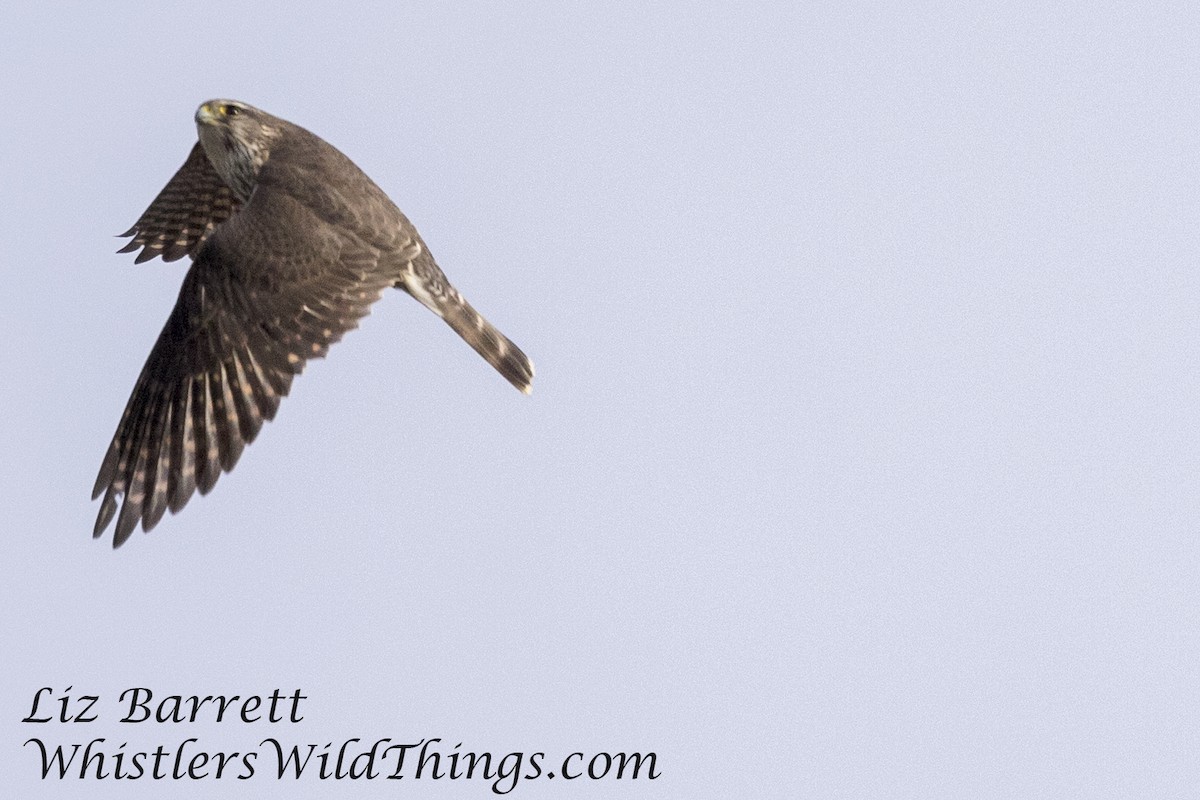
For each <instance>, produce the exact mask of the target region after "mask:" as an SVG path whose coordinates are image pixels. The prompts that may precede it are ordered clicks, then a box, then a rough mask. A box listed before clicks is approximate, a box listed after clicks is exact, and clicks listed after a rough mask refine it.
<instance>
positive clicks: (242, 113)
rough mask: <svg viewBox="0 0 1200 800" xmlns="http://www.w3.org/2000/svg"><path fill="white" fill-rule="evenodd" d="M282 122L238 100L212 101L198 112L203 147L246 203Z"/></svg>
mask: <svg viewBox="0 0 1200 800" xmlns="http://www.w3.org/2000/svg"><path fill="white" fill-rule="evenodd" d="M279 122H280V121H279V120H277V119H276V118H275V117H272V116H271V115H270V114H268V113H266V112H265V111H260V110H259V109H257V108H255V107H254V106H252V105H247V104H246V103H241V102H238V101H237V100H209V101H208V102H206V103H202V104H201V105H200V108H198V109H196V129H197V130H198V131H199V134H200V144H201V145H203V146H204V153H205V154H206V155H207V156H208V160H209V161H210V162H212V165H213V168H214V169H216V171H217V174H218V175H220V176H221V179H222V180H223V181H225V183H226V185H227V186H229V188H230V189H232V190H233V193H234V194H236V195H237V196H238V198H239V199H240V200H241V201H242V202H245V201H246V200H248V199H249V198H250V193H251V192H252V191H253V190H254V184H255V181H256V179H257V177H258V171H259V170H260V169H261V168H262V165H263V164H265V163H266V161H267V158H268V157H269V155H270V152H271V143H272V142H274V141H275V139H277V138H278V136H279V134H280V125H279Z"/></svg>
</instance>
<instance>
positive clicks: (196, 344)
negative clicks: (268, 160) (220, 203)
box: [92, 192, 395, 547]
mask: <svg viewBox="0 0 1200 800" xmlns="http://www.w3.org/2000/svg"><path fill="white" fill-rule="evenodd" d="M252 205H253V206H257V207H258V208H257V209H256V210H257V211H260V212H262V213H257V214H253V213H251V212H250V211H246V212H243V213H242V214H240V215H239V218H238V224H237V225H232V227H231V226H222V227H221V229H220V230H219V231H218V232H217V233H215V234H214V235H213V236H212V237H211V238H210V239H209V240H208V241H207V242H206V243H205V244H204V246H202V247H201V248H200V250H199V252H198V253H197V255H196V261H195V263H194V264H193V265H192V267H191V269H190V270H189V271H188V274H187V277H186V278H185V280H184V283H183V287H182V289H181V290H180V292H179V299H178V301H177V302H176V304H175V309H174V310H173V311H172V312H171V316H170V318H169V319H168V320H167V324H166V327H165V328H164V329H163V331H162V334H161V335H160V336H159V338H158V342H157V343H156V344H155V345H154V349H153V350H152V351H151V353H150V357H149V358H148V359H147V361H146V365H145V367H143V369H142V373H141V376H140V377H139V378H138V381H137V385H136V386H135V387H134V390H133V394H132V396H131V397H130V398H129V403H128V405H127V406H126V408H125V413H124V415H123V416H122V418H121V422H120V425H119V426H118V427H117V432H116V435H115V436H114V437H113V440H112V444H111V445H109V449H108V453H107V455H106V456H105V458H104V463H103V464H102V465H101V467H100V474H99V475H98V476H97V478H96V485H95V488H94V489H93V494H92V496H93V499H94V498H96V497H99V496H100V494H101V493H103V494H104V500H103V502H102V504H101V507H100V513H99V515H98V517H97V519H96V526H95V530H94V532H93V534H94V536H96V537H99V536H100V535H101V534H102V533H103V532H104V529H105V528H106V527H108V525H109V523H110V522H111V521H112V519H113V517H114V516H115V515H116V514H117V508H118V504H119V503H120V515H119V517H118V519H117V529H116V536H115V538H114V539H113V546H114V547H119V546H120V545H121V544H122V543H124V542H125V540H126V539H128V538H129V536H130V535H131V534H132V533H133V530H134V529H135V528H136V527H137V524H138V522H139V521H140V522H141V524H142V528H143V529H144V530H146V531H149V530H150V529H152V528H153V527H154V526H155V525H156V524H157V523H158V521H159V520H160V519H162V516H163V514H164V513H165V511H166V510H167V509H168V508H169V509H170V510H171V512H172V513H175V512H177V511H179V510H180V509H181V508H183V506H184V505H185V504H186V503H187V502H188V500H189V499H190V498H191V496H192V495H193V494H194V493H195V491H196V489H199V490H200V493H201V494H206V493H207V492H208V491H209V490H210V489H212V488H213V486H214V484H216V482H217V478H218V477H220V474H221V473H222V472H228V471H229V470H231V469H233V466H234V464H236V463H237V460H238V457H239V456H240V455H241V453H242V448H243V447H244V446H245V445H246V444H248V443H249V442H251V441H253V440H254V437H255V436H256V435H257V434H258V431H259V429H260V428H261V427H262V423H263V420H269V419H272V418H273V417H274V416H275V412H276V410H277V409H278V407H279V401H280V399H281V398H282V397H283V396H284V395H286V394H287V393H288V390H289V388H290V387H291V383H292V378H293V377H294V376H295V375H296V374H298V373H299V372H300V371H301V370H302V369H303V367H304V363H305V361H306V360H308V359H309V358H317V357H321V356H324V355H325V353H326V352H327V351H328V349H329V346H330V345H331V344H332V343H333V342H335V341H337V340H338V339H340V338H341V337H342V335H343V334H344V333H345V332H346V331H347V330H350V329H351V328H354V327H356V326H357V323H358V320H359V319H360V318H361V317H362V316H363V315H365V314H366V313H367V312H368V310H369V308H370V305H371V304H372V303H373V302H375V301H376V300H377V299H379V296H380V294H381V293H382V291H383V289H384V288H387V287H388V286H390V285H391V284H392V283H393V282H394V280H395V276H394V275H391V276H385V275H383V274H382V273H381V270H380V269H379V268H378V259H377V254H376V253H375V251H374V250H372V249H369V248H366V247H364V246H362V245H361V244H357V243H356V240H353V239H351V238H349V237H343V236H342V235H340V234H338V233H336V232H334V231H333V230H332V229H330V228H329V227H328V226H322V225H320V224H319V222H318V221H316V220H315V219H312V218H310V217H308V216H306V215H305V212H304V209H303V208H302V207H299V206H298V205H296V204H295V203H292V202H291V201H290V199H289V198H286V197H282V198H279V199H278V201H277V202H272V201H271V200H270V199H268V198H265V197H264V196H263V193H261V192H260V193H259V195H258V196H256V198H255V202H254V203H253V204H252ZM247 208H248V209H250V208H251V207H250V206H247ZM252 217H253V218H254V219H250V218H252ZM255 219H263V220H264V227H263V228H261V229H260V228H255V227H254V223H255ZM244 223H245V224H244ZM283 232H286V235H277V234H281V233H283ZM122 495H123V496H124V500H123V502H120V501H119V498H120V497H121V496H122Z"/></svg>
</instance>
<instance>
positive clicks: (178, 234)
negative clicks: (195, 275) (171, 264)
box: [117, 142, 241, 264]
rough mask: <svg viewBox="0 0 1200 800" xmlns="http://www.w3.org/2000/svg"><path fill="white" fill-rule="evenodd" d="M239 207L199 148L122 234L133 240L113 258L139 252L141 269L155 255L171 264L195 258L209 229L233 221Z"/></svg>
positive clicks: (138, 261) (138, 258)
mask: <svg viewBox="0 0 1200 800" xmlns="http://www.w3.org/2000/svg"><path fill="white" fill-rule="evenodd" d="M240 205H241V203H240V202H239V201H238V199H237V198H236V197H234V195H233V192H232V191H230V189H229V187H228V186H226V185H225V183H224V182H223V181H222V180H221V177H220V176H219V175H217V171H216V170H215V169H213V166H212V164H211V163H210V162H209V160H208V156H206V155H204V148H203V147H201V145H200V143H199V142H197V143H196V145H195V146H194V147H193V148H192V152H191V153H190V154H189V155H188V157H187V161H185V162H183V166H182V167H180V168H179V171H178V172H176V173H175V175H174V177H172V178H171V180H170V181H168V182H167V185H166V186H164V187H163V190H162V191H161V192H159V193H158V197H156V198H154V202H153V203H151V204H150V207H149V208H147V209H146V210H145V211H144V212H143V213H142V216H141V217H139V218H138V221H137V222H136V223H134V226H133V227H132V228H130V229H129V230H127V231H125V233H122V234H121V235H122V236H132V237H133V240H132V241H131V242H129V243H128V244H126V245H125V246H124V247H122V248H121V249H120V250H118V251H117V252H118V253H131V252H133V251H134V250H137V249H138V248H139V247H140V248H142V252H140V253H138V255H137V258H135V259H134V262H135V263H139V264H140V263H141V262H143V261H148V260H150V259H152V258H154V257H155V256H159V255H160V256H162V258H163V261H175V260H176V259H179V258H183V257H184V256H185V255H189V254H194V253H195V252H196V249H197V247H198V246H199V245H200V244H201V243H202V242H203V241H204V239H205V238H206V237H207V236H208V234H209V233H211V232H212V230H213V228H215V227H216V226H217V225H219V224H220V223H222V222H224V221H225V220H227V219H229V218H230V217H231V216H233V214H234V213H235V212H236V211H237V210H238V207H239V206H240Z"/></svg>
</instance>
